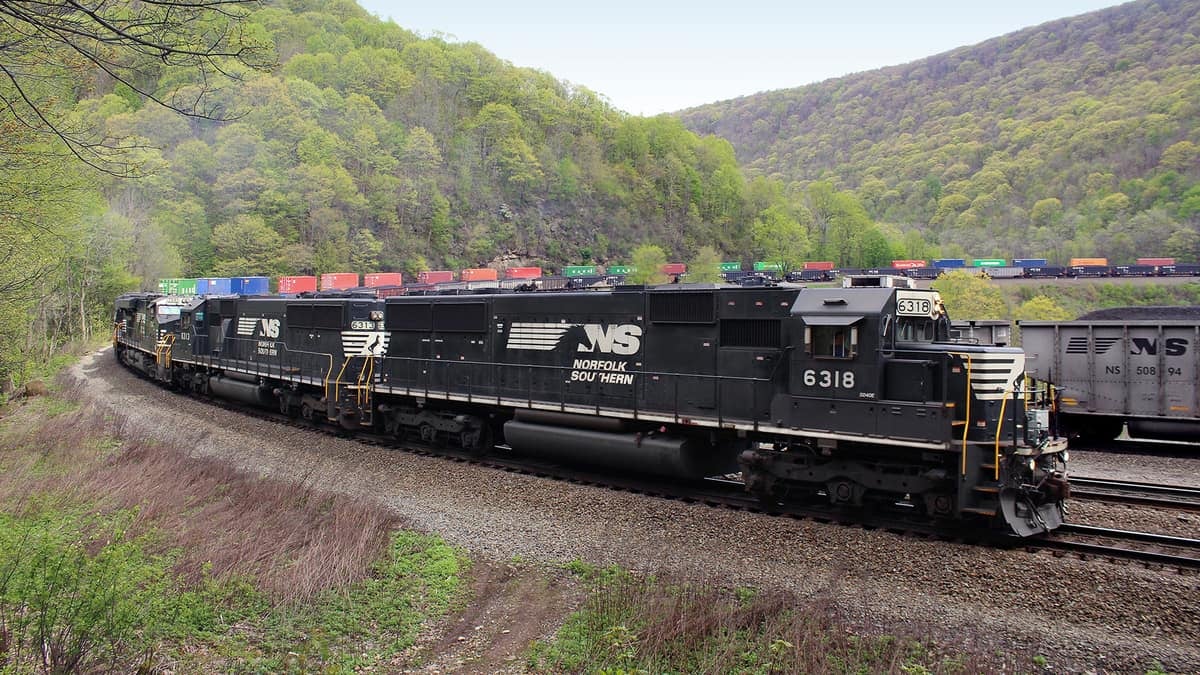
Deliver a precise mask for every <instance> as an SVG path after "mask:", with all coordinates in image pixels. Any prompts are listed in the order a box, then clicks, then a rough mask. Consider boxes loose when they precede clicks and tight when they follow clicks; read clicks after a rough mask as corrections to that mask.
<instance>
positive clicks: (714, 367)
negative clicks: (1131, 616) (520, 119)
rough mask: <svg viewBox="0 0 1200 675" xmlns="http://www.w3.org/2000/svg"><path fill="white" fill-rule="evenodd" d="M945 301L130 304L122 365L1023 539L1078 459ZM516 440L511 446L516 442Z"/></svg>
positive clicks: (356, 419)
mask: <svg viewBox="0 0 1200 675" xmlns="http://www.w3.org/2000/svg"><path fill="white" fill-rule="evenodd" d="M950 330H951V327H950V321H949V318H948V316H947V314H946V311H945V308H944V307H943V305H942V303H941V300H940V298H939V296H938V294H937V292H936V291H931V290H917V289H910V288H891V287H885V286H879V287H857V288H836V289H829V288H826V289H800V288H779V287H751V288H736V287H734V288H729V287H723V288H718V287H715V286H701V285H689V284H672V285H668V286H661V287H651V288H645V287H633V286H624V287H616V288H609V289H606V290H587V291H534V292H512V291H506V290H503V289H490V290H488V291H485V292H475V293H467V292H462V293H450V294H417V295H405V296H399V297H389V298H386V299H379V298H374V297H319V296H318V297H303V298H268V297H238V296H227V297H208V298H176V297H171V296H159V295H156V294H144V293H143V294H129V295H125V296H122V297H121V298H119V299H118V300H117V303H116V329H115V333H114V345H115V350H116V355H117V358H118V359H119V360H120V361H121V362H122V363H124V364H126V365H128V366H130V367H132V368H134V369H136V370H138V371H141V372H142V373H144V374H145V375H147V376H149V377H152V378H154V379H157V380H159V381H161V382H164V383H168V384H170V385H172V386H175V387H178V388H181V389H187V390H190V391H193V392H196V393H200V394H207V395H213V396H220V397H224V398H227V399H232V400H236V401H239V402H241V403H244V404H247V405H253V406H262V407H271V408H275V409H277V410H279V411H280V412H283V413H286V414H288V415H295V416H300V417H303V418H305V419H309V420H312V421H314V422H321V423H329V424H336V425H340V426H342V427H344V428H347V429H363V430H370V431H371V432H373V433H386V434H392V435H395V436H397V437H400V438H409V439H413V440H416V439H420V440H421V441H422V442H425V443H430V444H453V445H454V446H456V447H462V448H466V449H470V450H472V451H475V452H480V453H484V452H491V451H494V449H495V447H496V446H497V444H501V443H502V444H504V446H507V447H508V448H511V450H512V451H513V452H516V453H520V454H528V455H534V456H538V457H542V458H551V459H553V460H556V461H561V462H564V463H566V462H569V463H583V464H590V465H600V466H604V467H608V468H609V469H611V470H614V471H623V472H638V473H645V474H656V475H659V476H667V477H670V478H672V479H679V480H688V481H690V480H697V479H701V478H703V477H709V476H720V475H726V476H727V475H729V474H736V473H738V472H740V474H741V478H742V480H743V482H744V484H745V487H746V489H747V490H749V491H750V492H752V493H753V494H755V495H757V496H758V497H759V498H760V499H761V500H762V501H764V502H766V503H768V504H773V505H779V504H789V503H809V502H819V503H821V504H825V505H828V507H829V508H834V509H838V510H840V511H846V512H853V513H863V512H866V511H872V512H874V511H881V510H886V511H892V510H895V511H899V512H901V513H904V514H907V517H919V518H921V519H922V520H928V521H930V522H933V523H935V524H936V525H938V526H946V527H955V528H959V527H965V528H972V529H974V528H990V529H992V530H998V531H1002V532H1005V533H1007V534H1010V535H1011V534H1015V535H1019V536H1029V535H1035V534H1039V533H1043V532H1046V531H1048V530H1052V529H1054V528H1055V527H1057V526H1058V525H1060V524H1061V523H1062V520H1063V512H1064V506H1063V504H1064V499H1065V498H1066V496H1067V492H1068V488H1067V484H1066V480H1065V475H1066V461H1067V453H1066V452H1065V447H1066V444H1065V441H1063V439H1059V438H1054V437H1052V436H1051V434H1050V430H1049V425H1048V424H1047V409H1046V408H1045V407H1042V406H1041V405H1040V404H1041V403H1044V402H1045V401H1039V400H1038V397H1037V395H1036V392H1032V391H1030V390H1029V389H1028V388H1027V387H1026V384H1025V383H1026V380H1025V378H1024V354H1023V352H1022V351H1021V350H1019V349H1013V348H1004V347H993V346H986V345H979V344H972V343H967V342H954V341H952V340H951V337H950ZM504 446H501V447H504Z"/></svg>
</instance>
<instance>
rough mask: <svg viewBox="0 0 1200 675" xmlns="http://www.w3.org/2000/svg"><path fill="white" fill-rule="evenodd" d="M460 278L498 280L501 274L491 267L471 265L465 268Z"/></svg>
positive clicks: (464, 279)
mask: <svg viewBox="0 0 1200 675" xmlns="http://www.w3.org/2000/svg"><path fill="white" fill-rule="evenodd" d="M458 278H459V279H461V280H463V281H496V280H497V279H499V278H500V275H499V274H498V273H497V272H496V270H494V269H492V268H490V267H471V268H468V269H465V270H463V271H462V274H461V275H460V276H459V277H458Z"/></svg>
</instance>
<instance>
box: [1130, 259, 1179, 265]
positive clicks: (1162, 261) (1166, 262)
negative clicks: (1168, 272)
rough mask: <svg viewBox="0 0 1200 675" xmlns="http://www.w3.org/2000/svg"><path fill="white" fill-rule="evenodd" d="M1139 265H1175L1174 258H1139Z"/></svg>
mask: <svg viewBox="0 0 1200 675" xmlns="http://www.w3.org/2000/svg"><path fill="white" fill-rule="evenodd" d="M1137 264H1139V265H1174V264H1175V259H1174V258H1138V259H1137Z"/></svg>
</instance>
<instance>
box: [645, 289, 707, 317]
mask: <svg viewBox="0 0 1200 675" xmlns="http://www.w3.org/2000/svg"><path fill="white" fill-rule="evenodd" d="M649 295H650V320H651V321H653V322H655V323H713V322H715V321H716V305H715V304H714V301H713V294H712V293H650V294H649Z"/></svg>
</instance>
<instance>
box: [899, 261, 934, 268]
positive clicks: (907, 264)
mask: <svg viewBox="0 0 1200 675" xmlns="http://www.w3.org/2000/svg"><path fill="white" fill-rule="evenodd" d="M928 266H929V264H928V263H926V262H925V261H924V260H893V261H892V267H894V268H896V269H898V270H915V269H920V268H922V267H928Z"/></svg>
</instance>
